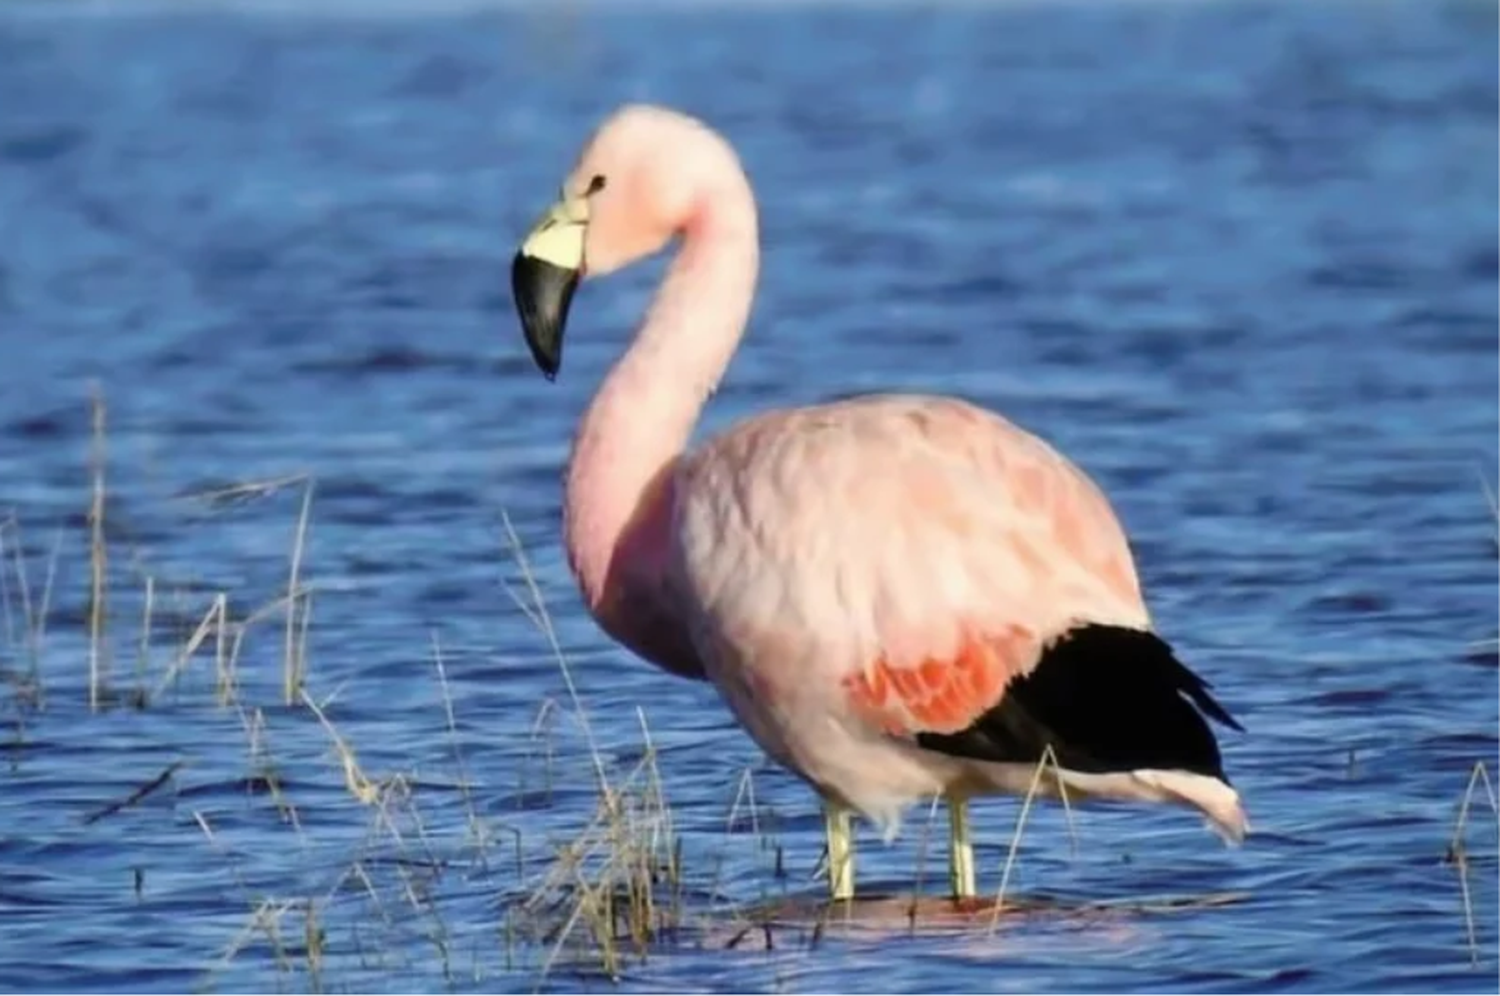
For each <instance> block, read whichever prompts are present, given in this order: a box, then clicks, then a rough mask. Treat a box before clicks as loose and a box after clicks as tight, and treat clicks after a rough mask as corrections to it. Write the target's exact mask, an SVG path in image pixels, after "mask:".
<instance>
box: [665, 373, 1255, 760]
mask: <svg viewBox="0 0 1500 996" xmlns="http://www.w3.org/2000/svg"><path fill="white" fill-rule="evenodd" d="M678 515H679V529H678V532H677V539H678V542H679V545H680V547H681V550H680V553H681V555H682V576H683V579H684V581H685V583H686V585H687V591H688V597H689V599H690V601H691V604H693V605H694V606H696V611H695V614H696V615H697V616H698V617H699V623H698V624H699V625H700V627H707V628H708V629H709V630H711V631H712V634H711V635H712V636H713V637H715V638H716V639H717V642H718V645H720V646H721V647H728V648H730V652H731V654H732V655H733V654H737V655H738V657H740V658H742V659H744V660H745V661H747V664H746V666H747V667H751V668H754V669H757V670H758V671H759V672H760V673H759V674H758V675H757V679H758V680H762V681H769V682H770V683H772V684H776V683H777V682H780V683H782V684H783V685H784V684H785V683H787V682H795V681H806V680H809V679H810V678H811V679H812V680H818V679H826V680H824V682H823V684H824V687H825V688H827V690H828V694H829V695H830V698H831V701H833V702H834V703H835V704H836V705H839V706H841V707H842V708H843V709H844V710H845V711H847V712H848V713H849V714H852V715H854V716H857V717H859V718H860V719H861V720H862V721H864V722H866V723H868V724H869V725H870V726H871V727H873V728H876V729H878V730H880V731H882V732H884V733H885V734H887V735H890V736H894V737H900V738H904V739H908V740H914V741H915V742H916V743H918V744H919V745H921V746H923V747H926V748H928V749H932V750H937V751H941V752H943V753H948V754H956V755H961V756H967V757H974V758H978V759H984V760H994V761H1021V762H1035V761H1036V760H1038V759H1039V758H1040V756H1041V754H1042V751H1043V750H1044V748H1045V747H1047V746H1051V747H1052V749H1053V750H1054V751H1055V752H1056V754H1057V755H1058V757H1059V763H1061V764H1063V765H1064V766H1067V767H1075V766H1076V767H1077V768H1079V769H1081V770H1119V769H1131V768H1139V767H1168V768H1179V769H1186V770H1192V771H1201V772H1202V773H1204V774H1210V775H1213V776H1216V777H1222V768H1221V766H1220V763H1219V755H1218V749H1217V745H1216V743H1215V741H1214V738H1213V735H1212V733H1211V731H1210V730H1209V729H1208V727H1207V724H1206V723H1205V721H1204V719H1203V715H1202V713H1200V712H1199V711H1198V710H1202V712H1203V713H1206V714H1207V715H1210V716H1213V717H1214V718H1215V719H1218V720H1220V721H1221V722H1227V723H1229V724H1231V725H1234V721H1233V720H1232V719H1231V718H1230V717H1229V716H1228V714H1227V713H1225V712H1224V710H1223V709H1222V708H1221V707H1220V706H1219V705H1218V704H1217V703H1216V702H1214V701H1213V699H1212V697H1211V696H1210V695H1209V693H1208V691H1207V688H1206V686H1205V684H1204V683H1203V682H1202V681H1201V680H1200V679H1199V678H1197V676H1195V675H1193V674H1192V672H1191V671H1189V670H1188V669H1187V668H1186V667H1184V666H1183V665H1182V664H1181V663H1180V662H1178V661H1177V659H1176V658H1175V656H1174V655H1173V653H1172V651H1171V648H1170V647H1168V646H1167V644H1166V643H1165V642H1163V641H1162V640H1160V639H1159V638H1158V637H1157V636H1155V635H1154V634H1153V633H1152V632H1151V620H1150V617H1149V613H1148V612H1147V609H1146V607H1145V605H1144V603H1143V600H1142V597H1141V592H1140V586H1139V581H1138V579H1137V576H1136V573H1135V568H1134V565H1133V561H1132V558H1131V554H1130V550H1129V546H1128V543H1127V541H1126V538H1125V535H1124V533H1123V530H1122V529H1121V527H1120V524H1119V522H1118V520H1117V519H1116V517H1115V515H1114V513H1113V512H1112V510H1111V509H1110V507H1109V504H1108V502H1107V501H1106V499H1105V498H1104V496H1103V495H1102V494H1101V493H1100V491H1099V490H1098V489H1097V488H1096V487H1095V486H1094V485H1093V483H1092V482H1091V481H1090V480H1089V479H1088V478H1087V476H1086V475H1084V474H1083V473H1082V472H1081V471H1079V470H1078V469H1077V468H1076V467H1075V466H1073V465H1072V464H1071V463H1069V462H1068V461H1067V460H1066V459H1065V458H1063V457H1062V456H1060V455H1059V454H1058V453H1057V452H1056V451H1055V450H1053V449H1052V448H1051V447H1049V446H1048V445H1047V444H1045V443H1044V442H1042V441H1041V440H1039V439H1037V438H1036V437H1034V436H1031V435H1030V434H1028V433H1026V432H1024V431H1023V430H1021V429H1019V428H1017V427H1015V426H1014V425H1012V424H1011V423H1009V422H1007V421H1005V420H1004V419H1001V418H1000V417H999V416H996V415H994V414H993V413H990V412H988V411H985V410H984V409H980V408H977V407H974V406H971V405H968V404H966V403H964V402H961V401H956V400H950V399H934V398H922V397H907V396H891V395H886V396H873V397H866V398H860V399H855V400H851V401H843V402H838V403H835V404H832V405H826V406H816V407H812V408H805V409H800V410H798V411H795V412H781V413H775V414H772V415H767V416H762V417H760V418H757V419H753V420H751V421H749V422H747V423H744V424H742V425H741V426H740V427H737V428H736V429H734V430H731V431H730V432H729V433H726V434H725V435H724V436H721V437H719V438H718V439H717V440H715V441H714V442H713V443H711V444H709V445H708V446H707V447H705V448H704V449H703V450H700V451H699V453H697V454H695V455H694V457H693V458H692V459H691V460H690V461H688V462H687V463H686V464H685V476H684V478H683V484H682V490H681V491H680V492H679V508H678ZM773 647H774V648H778V651H777V652H775V653H770V654H759V653H757V648H773ZM794 670H795V672H796V673H793V671H794ZM778 672H779V673H778Z"/></svg>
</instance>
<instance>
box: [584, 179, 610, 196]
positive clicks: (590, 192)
mask: <svg viewBox="0 0 1500 996" xmlns="http://www.w3.org/2000/svg"><path fill="white" fill-rule="evenodd" d="M604 182H605V181H604V174H602V173H595V174H594V178H593V179H592V180H590V181H589V189H587V190H585V191H584V192H583V196H585V197H592V196H594V195H595V194H597V193H598V192H599V191H601V190H603V189H604Z"/></svg>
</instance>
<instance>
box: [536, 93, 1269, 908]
mask: <svg viewBox="0 0 1500 996" xmlns="http://www.w3.org/2000/svg"><path fill="white" fill-rule="evenodd" d="M674 237H680V240H681V247H680V250H679V251H678V253H677V255H676V257H675V259H674V260H673V262H672V264H671V267H670V269H669V271H668V273H667V275H666V277H665V279H664V281H663V283H662V285H661V287H660V288H659V289H658V291H657V293H656V295H655V298H654V300H653V302H652V304H651V306H650V309H649V311H648V312H647V315H646V317H645V320H644V323H643V324H642V325H641V326H640V328H639V330H638V331H637V333H636V335H635V337H634V340H633V342H632V344H631V346H630V348H629V349H628V350H627V351H626V352H625V354H624V356H623V357H622V358H621V359H620V360H619V361H618V362H617V363H616V364H615V365H614V367H613V368H612V369H611V370H610V372H609V374H608V376H607V377H606V378H605V379H604V382H603V384H602V385H601V386H600V388H599V391H598V393H597V396H596V397H595V398H594V400H593V402H592V403H591V404H590V405H589V407H588V409H587V411H586V412H585V414H584V415H583V417H582V419H581V422H580V425H579V427H578V432H577V435H576V438H575V440H574V445H573V450H572V455H571V459H570V461H569V466H568V471H567V478H566V501H565V512H564V533H565V542H566V547H567V553H568V560H569V564H570V567H571V570H572V571H573V574H574V576H575V578H576V580H577V582H578V585H579V588H580V590H581V592H582V594H583V597H584V598H585V600H586V602H587V605H588V608H589V611H590V612H591V613H592V615H593V617H594V618H595V619H596V620H597V622H598V623H599V625H600V626H601V627H602V628H603V629H604V630H605V631H606V632H607V633H609V634H610V635H611V636H612V637H614V638H615V639H616V640H618V641H620V642H621V643H623V644H624V645H625V646H626V647H628V648H629V649H631V650H632V651H634V652H635V653H637V654H639V655H640V656H642V657H644V658H645V659H647V660H648V661H651V662H654V663H655V664H656V665H657V666H659V667H661V668H663V669H665V670H666V671H668V672H671V673H673V674H676V675H680V676H683V677H687V678H696V679H705V678H706V679H707V680H709V681H711V682H712V683H713V684H714V685H715V686H716V687H717V688H718V690H719V692H720V693H721V695H722V697H723V699H724V701H725V702H726V703H727V705H728V706H729V708H730V709H731V710H732V712H733V713H734V715H735V716H736V718H737V719H738V720H739V722H740V723H741V724H742V725H743V726H744V728H745V729H746V730H747V731H748V732H749V734H750V735H751V736H752V737H753V738H754V740H755V741H756V743H757V744H758V745H759V746H760V747H761V748H762V749H763V750H764V751H765V752H766V753H767V754H768V755H769V756H770V757H771V758H772V759H774V760H775V761H777V762H778V763H780V764H781V765H783V766H785V767H786V768H788V769H789V770H791V771H792V772H795V773H796V774H797V775H799V776H800V777H801V778H802V779H803V780H805V781H806V782H807V783H808V784H809V785H811V786H812V787H813V788H814V789H815V790H816V791H817V793H818V794H819V795H820V796H821V799H822V801H823V812H824V818H825V826H826V832H827V844H828V868H829V874H828V881H829V888H830V891H831V893H832V895H833V897H834V898H835V899H848V898H851V897H852V895H853V891H854V866H853V841H852V839H851V836H850V830H849V816H850V814H851V812H852V813H854V814H859V815H862V816H863V817H865V818H866V819H868V820H870V821H872V822H874V823H875V824H876V825H877V826H879V827H881V828H882V830H883V836H884V839H885V840H886V842H887V843H889V842H890V841H891V840H892V839H893V838H894V836H895V834H896V833H897V832H898V830H899V826H900V820H901V816H902V813H903V811H904V810H905V809H906V808H907V807H908V806H909V805H911V804H912V803H914V802H916V801H918V800H920V799H922V798H932V797H934V796H939V795H940V796H943V797H945V798H946V800H947V803H948V809H949V822H950V831H951V832H950V854H949V871H950V881H951V885H952V890H953V893H954V895H955V896H957V897H968V896H973V895H974V865H973V851H972V843H971V840H970V836H969V830H968V821H967V813H966V802H967V800H968V799H970V798H972V797H975V796H978V795H981V794H986V793H1012V794H1019V793H1025V792H1026V791H1027V790H1028V788H1030V787H1031V786H1032V784H1033V779H1034V777H1040V778H1041V780H1040V784H1039V786H1038V788H1037V791H1038V792H1039V794H1041V795H1044V796H1051V797H1056V796H1058V795H1062V794H1065V795H1066V797H1067V798H1069V799H1083V798H1088V797H1091V796H1092V797H1099V798H1109V799H1120V800H1139V801H1148V802H1162V803H1173V804H1178V805H1183V806H1187V807H1196V808H1197V809H1198V810H1200V811H1201V812H1202V813H1203V814H1204V815H1205V816H1206V817H1207V821H1208V825H1209V826H1210V828H1211V829H1214V830H1215V831H1216V832H1217V833H1219V835H1220V836H1221V837H1223V838H1224V839H1225V840H1226V841H1227V842H1230V843H1238V842H1239V841H1241V840H1242V839H1243V837H1244V835H1245V833H1246V831H1247V829H1248V825H1247V821H1246V817H1245V813H1244V811H1243V809H1242V808H1241V804H1240V798H1239V795H1238V793H1237V792H1236V791H1235V789H1234V788H1232V787H1231V786H1230V784H1229V782H1228V780H1227V778H1226V776H1225V774H1224V769H1223V765H1222V763H1221V759H1220V753H1219V747H1218V743H1217V741H1216V740H1215V737H1214V734H1213V731H1212V729H1211V727H1210V726H1209V724H1208V722H1207V721H1206V719H1205V714H1206V716H1208V717H1212V718H1213V719H1215V720H1217V721H1219V722H1221V723H1224V724H1226V725H1229V726H1232V727H1234V728H1235V729H1240V727H1239V725H1238V724H1237V723H1236V722H1235V721H1234V720H1233V719H1232V718H1231V717H1230V716H1229V715H1228V714H1227V713H1226V712H1225V711H1224V710H1223V708H1221V707H1220V706H1219V704H1218V703H1217V702H1215V701H1214V699H1213V698H1212V697H1211V695H1210V694H1209V692H1208V689H1207V687H1206V685H1205V683H1204V682H1203V681H1202V680H1201V679H1200V678H1198V677H1197V676H1196V675H1195V674H1193V673H1192V672H1191V671H1189V670H1188V669H1187V668H1186V667H1184V666H1183V664H1182V663H1180V662H1179V661H1178V659H1177V658H1176V656H1174V654H1173V651H1172V649H1171V648H1170V647H1169V646H1168V645H1167V644H1166V643H1164V642H1163V641H1162V640H1161V639H1160V638H1158V637H1157V636H1156V635H1154V633H1153V632H1152V624H1151V618H1150V615H1149V613H1148V611H1147V609H1146V606H1145V605H1144V604H1143V601H1142V596H1141V591H1140V585H1139V582H1138V580H1137V577H1136V572H1135V567H1134V564H1133V562H1132V557H1131V553H1130V549H1129V547H1128V545H1127V541H1126V538H1125V536H1124V534H1123V532H1122V529H1121V527H1120V525H1119V523H1118V521H1117V520H1116V518H1115V516H1114V514H1113V512H1112V511H1111V509H1110V506H1109V504H1108V502H1107V501H1106V499H1105V498H1104V496H1103V495H1102V494H1101V493H1100V491H1099V490H1098V489H1097V488H1096V487H1095V486H1094V484H1092V483H1091V482H1090V481H1089V479H1088V478H1087V477H1086V476H1085V475H1084V474H1083V473H1082V472H1081V471H1080V470H1078V469H1077V468H1076V467H1075V466H1074V465H1073V464H1071V463H1069V462H1068V461H1067V460H1066V459H1065V458H1064V457H1062V456H1060V455H1059V454H1058V453H1057V452H1055V451H1054V450H1053V449H1051V448H1050V447H1049V446H1048V445H1047V444H1046V443H1044V442H1043V441H1041V440H1040V439H1038V438H1036V437H1035V436H1033V435H1030V434H1028V433H1027V432H1025V431H1023V430H1022V429H1020V428H1017V427H1016V426H1015V425H1013V424H1011V423H1010V422H1008V421H1006V420H1004V419H1002V418H1001V417H999V416H997V415H995V414H993V413H991V412H989V411H986V410H983V409H981V408H978V407H975V406H973V405H970V404H968V403H966V402H963V401H960V400H955V399H951V398H942V397H924V396H912V395H896V394H891V395H877V396H867V397H860V398H855V399H852V400H843V401H838V402H834V403H830V404H820V405H814V406H811V407H806V408H800V409H794V410H782V411H771V412H767V413H764V414H761V415H758V416H755V417H753V418H749V419H747V420H745V421H743V422H740V423H739V424H737V425H735V426H734V427H732V428H731V429H729V430H728V431H726V432H724V433H723V434H721V435H719V436H717V437H716V438H714V439H711V440H709V441H707V442H705V443H703V444H702V445H700V446H698V447H697V448H696V449H694V450H692V451H691V452H687V451H686V450H685V448H686V446H687V443H688V439H689V434H690V433H691V432H692V430H693V427H694V424H695V422H696V421H697V419H698V416H699V413H700V412H701V410H702V408H703V406H704V404H705V402H706V400H707V398H708V396H709V395H710V394H711V393H712V392H713V391H714V389H715V388H716V386H717V384H718V381H719V379H720V377H721V376H722V375H723V373H724V371H725V369H726V367H727V366H728V364H729V361H730V358H731V356H732V354H733V352H734V350H735V348H736V346H737V344H738V342H739V340H740V337H741V335H742V334H743V332H744V328H745V325H746V322H747V319H748V316H749V311H750V307H751V299H752V297H753V295H754V290H755V283H756V277H757V271H758V265H759V236H758V227H757V217H756V207H755V200H754V196H753V194H752V192H751V188H750V183H749V181H748V179H747V177H746V175H745V173H744V171H743V170H742V168H741V165H740V163H739V161H738V158H737V156H736V154H735V153H734V151H733V150H732V149H731V148H730V146H729V145H728V143H727V142H725V141H724V139H723V138H722V137H721V136H719V135H718V134H716V133H715V132H714V131H712V130H711V129H710V128H708V127H707V126H705V125H704V124H703V123H702V122H700V121H698V120H695V119H693V118H691V117H688V116H686V115H683V114H681V113H678V112H675V111H672V110H669V109H664V108H659V107H652V106H642V105H630V106H627V107H624V108H621V109H620V110H618V111H616V112H615V113H614V114H612V115H610V116H609V117H608V119H607V120H605V121H604V123H603V124H602V125H601V126H600V127H599V129H598V130H597V131H596V132H595V133H594V135H593V136H592V137H591V139H590V140H589V141H588V142H587V144H586V145H585V147H584V148H583V150H582V152H581V154H580V156H579V157H578V159H577V161H576V163H575V165H574V167H573V169H572V171H571V172H570V173H569V174H568V176H567V179H566V180H565V181H564V183H563V186H562V194H561V197H560V199H559V200H558V201H557V202H556V203H555V204H554V205H553V206H552V207H551V208H550V209H549V210H548V211H547V213H546V215H545V216H544V217H543V218H542V219H541V221H540V222H539V223H538V224H537V226H536V227H535V228H534V229H533V230H532V231H531V233H530V234H529V235H528V236H527V237H526V239H525V241H524V242H523V244H522V245H521V248H520V250H519V251H518V253H517V254H516V257H515V260H514V263H513V266H512V283H513V290H514V294H515V303H516V307H517V311H518V314H519V316H520V321H521V325H522V328H523V331H524V333H525V338H526V342H527V344H528V345H529V347H530V349H531V352H532V356H533V358H534V359H535V361H536V363H537V365H538V366H539V367H540V368H541V370H542V372H543V373H544V374H545V375H546V376H547V377H548V379H552V378H554V377H555V376H556V374H557V371H558V369H559V367H560V365H561V360H562V347H563V330H564V326H565V324H566V321H567V318H568V311H569V308H570V305H571V302H572V297H573V292H574V290H575V288H576V287H577V285H578V283H579V281H580V279H581V278H583V277H584V276H588V277H597V276H602V275H604V274H608V273H611V272H613V271H615V270H618V269H620V268H621V267H624V266H626V265H627V264H629V263H632V262H634V261H636V260H639V259H641V258H643V257H646V256H649V255H652V254H654V253H656V252H658V251H659V250H661V249H663V248H664V247H665V246H666V245H667V243H668V242H669V240H671V239H673V238H674ZM1200 710H1201V711H1200ZM1044 759H1049V760H1050V761H1051V763H1050V764H1045V765H1044V764H1042V763H1041V762H1042V761H1043V760H1044ZM1039 772H1040V773H1041V774H1040V776H1039Z"/></svg>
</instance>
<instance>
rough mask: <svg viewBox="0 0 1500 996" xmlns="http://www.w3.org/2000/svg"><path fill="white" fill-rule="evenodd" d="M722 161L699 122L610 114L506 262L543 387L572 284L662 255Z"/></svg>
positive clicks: (676, 116)
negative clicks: (556, 197)
mask: <svg viewBox="0 0 1500 996" xmlns="http://www.w3.org/2000/svg"><path fill="white" fill-rule="evenodd" d="M727 152H728V147H727V145H726V144H725V143H724V142H723V141H722V140H721V139H720V138H719V137H718V136H716V135H715V134H714V133H713V132H711V131H710V130H709V129H708V128H707V127H705V126H704V125H703V124H702V123H701V122H699V121H697V120H695V119H693V118H691V117H688V116H687V115H684V114H681V113H679V112H676V111H672V110H668V109H666V108H661V107H653V106H649V105H640V104H634V105H627V106H626V107H624V108H622V109H620V110H618V111H616V112H615V113H613V114H612V115H610V116H609V117H608V118H607V119H605V121H604V122H603V124H601V125H600V126H599V127H598V129H597V130H596V131H595V132H594V134H593V135H592V136H591V137H590V138H589V141H588V142H587V144H585V146H584V148H583V151H582V152H581V154H580V155H579V156H578V159H577V162H576V163H575V164H574V166H573V169H572V171H571V172H570V173H569V174H568V176H567V178H566V179H565V180H564V181H563V184H562V192H561V194H560V195H559V197H558V199H557V200H556V201H555V202H554V203H553V204H552V205H551V206H550V207H548V208H547V210H546V211H545V212H544V213H543V214H542V217H541V219H540V220H539V221H538V222H537V223H536V225H535V226H534V227H533V228H532V229H531V231H530V232H529V233H527V235H526V237H525V239H524V240H523V241H522V242H521V247H520V249H519V250H518V251H517V252H516V255H515V259H514V260H513V261H512V262H511V292H512V294H513V295H514V298H515V306H516V311H517V313H518V315H519V317H520V320H521V330H522V332H523V334H524V335H525V338H526V345H527V346H528V347H530V349H531V356H532V359H534V360H535V361H536V365H537V366H538V367H539V368H541V371H542V373H543V374H545V375H546V377H547V379H548V380H551V379H553V378H555V377H556V376H557V372H558V370H559V368H560V367H561V366H562V347H563V333H564V330H565V328H566V326H567V320H568V309H569V307H570V306H571V304H572V302H573V292H574V291H575V290H577V288H578V284H579V282H580V281H581V280H582V279H584V278H585V277H586V276H587V277H597V276H603V275H605V274H607V273H611V272H613V271H615V270H618V269H620V268H622V267H624V266H626V265H628V264H630V263H633V262H635V261H636V260H639V259H643V258H645V257H647V256H650V255H653V254H655V253H656V252H658V251H660V250H661V249H662V248H663V247H665V246H666V244H667V243H668V242H669V241H670V240H671V239H672V238H673V236H674V235H676V234H677V233H678V232H680V231H682V229H683V228H685V227H686V226H687V225H688V223H689V222H690V221H691V219H692V217H693V215H694V212H695V207H696V205H697V203H698V201H699V199H700V198H701V196H702V195H703V193H704V191H705V180H706V179H707V178H709V177H711V176H713V175H716V174H714V173H713V172H712V171H713V170H714V169H718V168H722V165H723V164H722V160H723V157H724V155H725V154H726V153H727ZM729 155H731V156H732V155H733V154H732V153H729Z"/></svg>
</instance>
